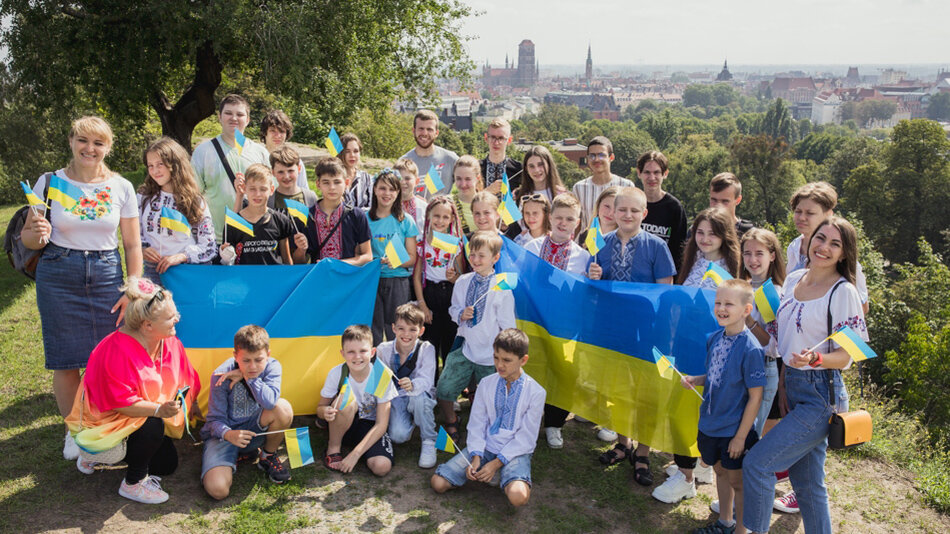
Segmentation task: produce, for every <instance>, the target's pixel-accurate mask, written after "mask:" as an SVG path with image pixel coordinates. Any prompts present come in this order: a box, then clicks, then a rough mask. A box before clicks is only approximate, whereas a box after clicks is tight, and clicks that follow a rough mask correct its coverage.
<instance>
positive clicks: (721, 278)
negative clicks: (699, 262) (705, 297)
mask: <svg viewBox="0 0 950 534" xmlns="http://www.w3.org/2000/svg"><path fill="white" fill-rule="evenodd" d="M707 278H709V279H710V280H712V281H713V282H716V285H717V286H718V285H721V284H722V283H723V282H725V281H726V280H732V275H731V274H729V271H727V270H725V269H723V268H722V267H720V266H719V264H718V263H716V262H714V261H711V262H709V267H706V274H704V275H703V280H705V279H707Z"/></svg>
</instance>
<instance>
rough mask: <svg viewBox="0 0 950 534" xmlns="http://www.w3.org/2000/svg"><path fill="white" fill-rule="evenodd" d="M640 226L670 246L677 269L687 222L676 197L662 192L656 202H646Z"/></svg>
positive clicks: (684, 212)
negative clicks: (661, 195) (645, 214)
mask: <svg viewBox="0 0 950 534" xmlns="http://www.w3.org/2000/svg"><path fill="white" fill-rule="evenodd" d="M642 228H643V229H644V230H646V231H647V232H649V233H651V234H653V235H655V236H657V237H659V238H660V239H662V240H663V241H665V242H666V245H667V246H668V247H670V254H672V255H673V261H674V262H675V264H676V267H677V269H679V268H680V260H681V258H682V256H683V243H684V242H685V241H686V232H687V231H688V230H689V223H688V222H686V210H684V209H683V205H682V204H681V203H680V201H679V200H677V198H676V197H674V196H673V195H671V194H669V193H664V195H663V198H661V199H660V200H658V201H656V202H647V216H646V217H644V218H643V224H642Z"/></svg>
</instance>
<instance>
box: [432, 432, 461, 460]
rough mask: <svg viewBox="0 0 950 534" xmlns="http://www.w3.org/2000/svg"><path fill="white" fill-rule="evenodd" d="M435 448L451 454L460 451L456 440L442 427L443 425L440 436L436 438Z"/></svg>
mask: <svg viewBox="0 0 950 534" xmlns="http://www.w3.org/2000/svg"><path fill="white" fill-rule="evenodd" d="M435 448H436V449H439V450H440V451H445V452H448V453H451V454H455V453H456V452H457V451H458V447H456V446H455V441H453V440H452V437H451V436H449V433H448V432H446V431H445V429H444V428H442V425H439V436H438V437H437V438H435Z"/></svg>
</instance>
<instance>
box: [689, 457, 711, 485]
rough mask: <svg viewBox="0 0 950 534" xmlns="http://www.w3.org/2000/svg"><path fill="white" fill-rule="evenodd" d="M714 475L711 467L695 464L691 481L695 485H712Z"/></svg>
mask: <svg viewBox="0 0 950 534" xmlns="http://www.w3.org/2000/svg"><path fill="white" fill-rule="evenodd" d="M714 473H715V471H713V468H712V466H711V465H707V466H706V467H703V466H702V464H700V463H698V462H697V464H696V469H693V480H695V481H696V483H697V484H712V483H713V474H714Z"/></svg>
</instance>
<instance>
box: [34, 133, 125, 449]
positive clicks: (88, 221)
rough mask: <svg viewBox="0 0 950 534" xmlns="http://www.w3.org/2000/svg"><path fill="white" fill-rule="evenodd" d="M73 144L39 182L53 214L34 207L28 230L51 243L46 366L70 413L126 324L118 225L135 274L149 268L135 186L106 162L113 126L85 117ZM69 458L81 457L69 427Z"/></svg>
mask: <svg viewBox="0 0 950 534" xmlns="http://www.w3.org/2000/svg"><path fill="white" fill-rule="evenodd" d="M69 147H70V149H72V153H73V159H72V160H71V161H70V162H69V165H67V166H66V168H64V169H59V170H58V171H56V172H53V173H47V174H44V175H43V176H42V177H41V178H40V179H39V180H37V181H36V184H34V186H33V192H34V193H35V194H36V195H37V196H43V194H44V189H46V186H47V184H48V185H49V191H48V195H47V198H44V199H43V200H45V201H46V206H47V207H46V209H47V210H49V212H50V213H49V215H50V217H49V220H47V219H46V217H45V215H44V214H42V213H40V211H39V210H31V211H30V214H29V216H28V219H27V222H26V224H25V225H24V226H23V231H22V233H21V239H22V241H23V244H24V245H25V246H26V247H27V248H30V249H33V250H39V249H43V254H42V255H41V257H40V260H39V262H38V264H37V267H36V305H37V307H38V308H39V312H40V320H41V321H42V325H43V326H42V328H43V350H44V352H45V355H46V368H47V369H50V370H52V371H53V393H54V394H55V396H56V404H57V406H58V407H59V412H60V414H61V415H62V416H63V417H66V415H68V414H69V412H70V411H71V410H72V407H73V399H74V398H75V397H76V391H77V389H78V388H79V376H80V375H79V370H80V369H82V368H83V367H85V366H86V361H87V360H88V359H89V353H90V352H92V349H93V348H95V346H96V345H97V344H98V343H99V341H100V340H102V338H104V337H105V336H106V335H107V334H109V333H111V332H112V331H113V330H115V328H116V327H117V326H118V325H119V323H121V322H122V319H123V317H124V316H125V309H126V306H127V305H128V303H129V300H128V298H126V297H125V296H123V295H121V294H120V293H119V286H121V285H122V265H120V261H121V260H120V257H119V250H118V248H117V247H118V237H117V233H116V230H117V229H119V228H121V230H122V245H123V247H124V249H125V266H126V270H127V272H128V273H129V275H130V276H135V275H138V274H139V273H141V272H142V245H141V241H140V240H139V227H138V204H137V202H136V198H135V189H134V188H133V187H132V184H131V183H129V181H128V180H126V179H125V178H123V177H121V176H119V175H118V174H116V173H114V172H112V171H111V170H110V169H109V167H107V166H106V164H105V162H104V160H105V157H106V155H107V154H108V153H109V150H110V149H111V148H112V128H110V127H109V124H108V123H106V121H104V120H102V119H101V118H99V117H91V116H90V117H82V118H79V119H77V120H76V121H75V122H73V124H72V128H71V129H70V132H69ZM44 247H45V248H44ZM63 456H64V457H65V458H66V459H67V460H75V459H76V458H77V457H78V456H79V449H77V448H76V444H75V442H74V441H73V440H72V438H70V437H69V433H68V432H67V434H66V440H65V446H64V448H63Z"/></svg>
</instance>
